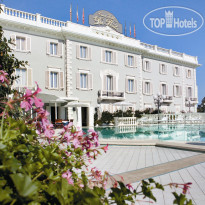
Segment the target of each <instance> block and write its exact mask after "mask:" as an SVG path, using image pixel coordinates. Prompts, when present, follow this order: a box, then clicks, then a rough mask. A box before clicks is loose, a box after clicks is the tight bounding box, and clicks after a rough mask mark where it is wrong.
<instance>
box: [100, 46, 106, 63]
mask: <svg viewBox="0 0 205 205" xmlns="http://www.w3.org/2000/svg"><path fill="white" fill-rule="evenodd" d="M101 52H102V59H101V60H102V62H105V49H102V50H101Z"/></svg>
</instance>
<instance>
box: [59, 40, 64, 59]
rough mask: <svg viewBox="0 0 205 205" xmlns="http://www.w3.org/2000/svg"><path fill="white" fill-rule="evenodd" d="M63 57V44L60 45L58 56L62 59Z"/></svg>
mask: <svg viewBox="0 0 205 205" xmlns="http://www.w3.org/2000/svg"><path fill="white" fill-rule="evenodd" d="M62 55H63V43H58V56H60V57H62Z"/></svg>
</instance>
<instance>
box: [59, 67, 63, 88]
mask: <svg viewBox="0 0 205 205" xmlns="http://www.w3.org/2000/svg"><path fill="white" fill-rule="evenodd" d="M59 79H60V80H59V87H60V89H63V88H64V75H63V72H62V71H61V72H60V78H59Z"/></svg>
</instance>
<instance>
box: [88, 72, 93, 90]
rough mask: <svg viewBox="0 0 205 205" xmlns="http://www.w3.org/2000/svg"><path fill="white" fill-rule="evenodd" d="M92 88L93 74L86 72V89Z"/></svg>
mask: <svg viewBox="0 0 205 205" xmlns="http://www.w3.org/2000/svg"><path fill="white" fill-rule="evenodd" d="M92 89H93V75H92V74H91V73H89V74H88V90H92Z"/></svg>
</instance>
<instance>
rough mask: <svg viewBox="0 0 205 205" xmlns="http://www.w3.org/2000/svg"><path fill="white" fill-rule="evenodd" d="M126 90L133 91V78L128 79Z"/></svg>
mask: <svg viewBox="0 0 205 205" xmlns="http://www.w3.org/2000/svg"><path fill="white" fill-rule="evenodd" d="M128 92H130V93H133V92H134V80H133V79H128Z"/></svg>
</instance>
